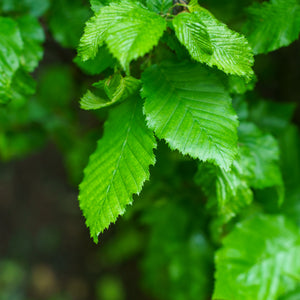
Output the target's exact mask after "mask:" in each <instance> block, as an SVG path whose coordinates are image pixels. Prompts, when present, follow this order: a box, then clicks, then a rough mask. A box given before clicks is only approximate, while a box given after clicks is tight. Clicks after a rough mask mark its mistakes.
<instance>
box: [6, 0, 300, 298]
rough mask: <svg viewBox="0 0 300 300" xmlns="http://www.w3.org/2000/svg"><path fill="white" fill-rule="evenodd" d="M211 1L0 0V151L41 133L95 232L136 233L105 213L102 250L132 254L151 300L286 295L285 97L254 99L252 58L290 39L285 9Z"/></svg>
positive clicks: (298, 144) (296, 176)
mask: <svg viewBox="0 0 300 300" xmlns="http://www.w3.org/2000/svg"><path fill="white" fill-rule="evenodd" d="M227 2H228V3H224V1H220V0H213V1H199V3H200V5H201V6H200V5H199V3H198V1H196V0H191V1H170V0H145V1H144V0H91V1H90V2H88V1H81V0H76V1H71V0H57V1H52V2H51V1H31V0H21V1H16V0H14V1H10V0H2V1H0V12H1V16H0V105H1V106H0V157H1V159H2V160H5V161H7V160H12V159H16V158H19V157H22V156H24V155H27V154H29V153H31V152H33V151H36V150H37V149H40V148H42V147H43V146H44V145H45V144H46V143H47V141H51V142H52V143H54V144H55V145H56V147H57V148H58V149H59V150H60V151H61V152H62V154H63V159H64V164H65V166H66V169H67V170H68V174H69V177H70V181H71V182H72V183H73V184H78V183H80V182H81V183H80V184H79V205H80V208H81V210H82V212H83V215H84V217H85V219H86V225H87V227H89V230H90V234H91V237H92V238H93V239H94V241H95V242H98V239H99V238H100V239H101V235H100V234H102V233H103V232H104V231H105V229H107V228H109V226H110V225H111V223H115V222H116V220H117V219H118V217H119V215H124V218H122V220H123V221H122V220H121V221H120V222H124V223H126V222H128V223H129V224H130V221H131V223H132V224H137V223H138V224H140V225H142V228H146V229H147V230H145V231H142V233H141V232H140V231H139V229H137V228H134V229H132V228H130V229H128V227H129V226H128V225H126V226H125V225H124V228H125V229H124V228H123V229H122V226H123V225H122V224H124V223H120V222H117V224H116V225H114V228H119V229H118V230H119V231H118V232H120V234H122V236H117V238H116V242H114V243H112V245H111V246H109V243H108V246H107V247H108V250H107V251H106V252H105V251H104V252H105V253H106V254H105V255H106V256H105V255H104V257H108V261H111V262H112V263H113V261H114V260H115V261H120V260H122V258H124V259H127V258H128V257H130V256H131V254H132V253H133V254H136V253H137V252H142V255H141V257H142V263H141V268H142V270H143V274H144V276H143V285H144V287H145V289H148V290H149V291H152V293H153V295H154V296H156V297H158V299H164V300H168V299H170V300H181V299H188V300H194V299H195V300H196V299H197V300H199V299H203V300H205V299H216V300H217V299H224V300H235V299H236V300H238V299H258V300H275V299H298V298H299V297H300V292H299V278H300V265H299V252H300V240H299V238H300V236H299V226H300V220H299V213H300V206H299V203H300V202H299V199H300V189H299V182H300V139H299V130H298V127H297V125H296V124H293V123H292V121H291V119H292V116H293V114H294V111H295V108H296V105H295V104H294V103H286V102H285V103H284V100H285V99H282V102H278V101H277V102H274V101H269V100H268V101H267V100H263V99H262V97H261V96H260V95H259V93H260V90H261V88H260V86H261V85H263V83H261V85H260V84H258V88H256V82H258V83H260V82H263V79H264V78H263V77H264V75H265V74H266V73H265V65H264V63H262V66H263V67H262V69H264V72H260V69H259V62H260V61H263V62H265V61H267V60H268V58H267V57H266V56H265V57H262V56H254V55H258V54H262V53H264V54H267V53H269V52H271V51H275V50H278V49H280V48H281V47H285V46H288V45H290V44H291V43H292V42H294V41H295V40H297V39H298V36H299V32H300V4H299V2H298V1H297V0H271V1H263V2H262V1H259V2H258V1H251V0H247V1H246V0H245V1H236V0H232V1H227ZM229 2H230V3H229ZM244 8H245V9H244ZM224 22H225V23H226V24H225V23H224ZM45 41H46V43H45ZM43 44H44V46H43ZM51 45H52V46H51ZM53 45H54V46H53ZM51 47H53V48H55V49H57V47H58V49H59V50H58V52H59V53H56V52H55V51H54V50H53V49H52V48H51ZM76 48H77V53H76ZM44 51H45V59H44V60H43V61H42V63H41V60H42V58H43V55H44V53H43V52H44ZM51 51H53V52H51ZM280 51H281V50H278V53H280ZM276 53H277V52H276ZM51 55H52V56H51ZM56 56H59V57H61V56H62V57H64V60H66V62H63V63H61V64H60V65H55V64H53V60H54V61H55V59H56V58H55V57H56ZM268 57H271V58H269V59H272V56H268ZM254 59H256V61H257V62H258V66H257V65H255V67H254ZM293 59H294V58H293ZM273 62H275V63H274V64H275V65H276V63H277V60H276V59H275V60H272V63H273ZM266 65H267V63H266ZM255 72H257V76H256V75H255ZM270 72H271V71H270ZM92 82H94V83H92ZM89 86H92V87H89ZM78 95H83V96H82V97H81V99H80V100H79V96H78ZM74 99H76V102H75V106H74ZM77 100H78V101H77ZM77 102H78V103H77ZM79 107H80V108H81V109H82V110H80V109H79ZM83 110H89V111H88V112H85V111H83ZM103 123H105V124H104V126H103V128H104V130H103V133H102V125H103ZM99 137H100V139H99ZM97 139H98V143H97V147H96V140H97ZM164 142H166V144H164ZM157 145H158V146H157ZM168 147H169V148H170V149H171V150H173V151H170V149H169V148H168ZM94 148H96V149H95V151H94V152H93V153H92V150H93V149H94ZM156 148H157V150H155V149H156ZM91 153H92V154H91ZM90 154H91V155H90ZM89 155H90V158H89V161H88V157H89ZM156 160H157V166H153V165H154V164H155V162H156ZM84 167H85V169H84ZM83 169H84V172H83ZM150 174H151V181H150V182H146V181H147V180H149V178H150ZM145 182H146V183H145ZM143 186H144V188H143ZM142 189H143V191H142ZM135 194H141V196H140V197H136V196H135ZM135 199H136V200H137V201H135V203H134V205H133V206H132V207H131V206H129V204H132V203H133V200H135ZM125 212H126V214H125ZM125 220H126V221H125ZM119 224H121V225H122V226H121V225H119ZM133 226H134V225H133ZM127 229H128V231H127ZM141 236H142V237H143V238H141ZM127 238H128V240H127ZM116 248H117V250H116ZM121 248H122V249H121ZM123 248H124V249H123ZM105 249H106V248H105ZM112 249H113V250H112ZM116 253H117V254H116ZM120 257H121V258H120ZM213 257H215V259H213ZM214 269H215V276H214V278H215V280H213V278H212V277H213V276H212V274H213V270H214ZM107 282H108V283H107V284H108V285H109V284H112V285H113V286H118V282H115V281H113V282H111V281H110V280H108V281H107ZM104 285H105V284H104ZM110 290H111V289H109V291H110ZM101 291H102V290H101ZM101 293H102V292H101ZM103 293H105V292H103ZM108 293H109V292H108ZM117 294H118V295H119V296H120V295H121V294H122V292H119V293H117ZM119 296H116V297H119ZM103 297H104V296H103ZM107 297H109V296H107ZM120 297H121V296H120ZM122 297H123V296H122Z"/></svg>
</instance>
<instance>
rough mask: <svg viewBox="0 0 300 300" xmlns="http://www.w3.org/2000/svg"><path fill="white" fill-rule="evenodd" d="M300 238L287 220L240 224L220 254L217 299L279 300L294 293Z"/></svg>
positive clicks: (271, 218) (261, 217) (254, 220)
mask: <svg viewBox="0 0 300 300" xmlns="http://www.w3.org/2000/svg"><path fill="white" fill-rule="evenodd" d="M299 234H300V232H299V229H298V228H297V227H295V226H294V225H293V224H290V223H289V221H287V220H286V219H285V218H284V217H283V216H266V215H259V216H256V217H253V218H251V219H249V220H246V221H244V222H243V223H240V224H237V225H236V227H235V228H234V229H233V231H232V232H231V233H230V234H229V235H227V236H226V237H225V239H224V241H223V247H222V248H221V249H220V250H219V251H218V252H217V254H216V258H215V263H216V268H217V270H216V273H215V279H216V283H215V290H214V295H213V299H216V300H217V299H224V300H233V299H234V300H253V299H255V300H277V299H278V297H279V296H280V295H283V294H285V293H286V292H288V291H291V290H293V289H294V288H295V287H296V286H297V284H298V282H297V281H299V274H300V260H299V253H300V235H299ZM297 278H298V280H297Z"/></svg>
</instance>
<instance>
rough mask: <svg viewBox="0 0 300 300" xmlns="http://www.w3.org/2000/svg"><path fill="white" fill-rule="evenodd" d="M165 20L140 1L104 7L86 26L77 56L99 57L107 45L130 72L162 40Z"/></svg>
mask: <svg viewBox="0 0 300 300" xmlns="http://www.w3.org/2000/svg"><path fill="white" fill-rule="evenodd" d="M165 28H166V21H165V20H164V19H163V18H162V17H161V16H158V15H157V14H155V13H154V12H150V11H148V10H147V9H145V8H144V7H143V6H142V5H140V4H139V3H137V2H129V1H126V0H124V1H122V2H120V3H111V4H110V6H105V7H103V8H102V9H101V10H100V11H99V13H97V14H96V15H95V16H94V17H92V18H91V19H90V20H89V21H88V22H87V24H86V27H85V31H84V34H83V36H82V38H81V41H80V45H79V49H78V53H79V56H81V57H82V59H83V60H87V59H90V58H93V57H95V56H96V54H97V51H98V47H99V46H102V45H103V43H104V42H106V44H107V46H108V48H109V50H110V52H111V53H112V54H113V55H114V56H115V57H116V58H117V59H118V60H119V61H120V63H121V65H122V67H123V68H124V69H125V70H126V72H127V73H128V72H129V64H130V62H131V61H132V60H134V59H137V58H138V57H140V56H143V55H144V54H146V53H147V52H149V51H150V50H151V49H152V48H153V47H154V46H155V45H156V44H157V43H158V41H159V39H160V37H161V36H162V34H163V32H164V30H165Z"/></svg>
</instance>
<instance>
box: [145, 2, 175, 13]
mask: <svg viewBox="0 0 300 300" xmlns="http://www.w3.org/2000/svg"><path fill="white" fill-rule="evenodd" d="M172 5H173V0H147V6H148V8H149V9H150V10H153V11H154V12H156V13H158V14H159V13H167V12H169V10H170V8H171V7H172Z"/></svg>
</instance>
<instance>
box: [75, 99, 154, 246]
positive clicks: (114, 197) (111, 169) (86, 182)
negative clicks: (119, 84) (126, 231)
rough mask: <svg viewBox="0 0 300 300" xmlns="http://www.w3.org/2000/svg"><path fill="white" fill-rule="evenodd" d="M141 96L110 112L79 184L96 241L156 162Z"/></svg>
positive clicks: (82, 201)
mask: <svg viewBox="0 0 300 300" xmlns="http://www.w3.org/2000/svg"><path fill="white" fill-rule="evenodd" d="M141 103H142V101H141V99H140V97H138V96H137V95H135V96H133V97H131V98H130V99H127V100H126V101H125V102H124V103H123V104H121V105H120V106H118V107H116V108H114V109H113V110H112V111H111V114H110V116H109V119H108V121H107V123H106V124H105V129H104V135H103V137H102V138H101V139H100V140H99V142H98V146H97V150H96V151H95V152H94V153H93V154H92V156H91V157H90V161H89V163H88V165H87V167H86V169H85V171H84V179H83V181H82V183H81V184H80V194H79V201H80V208H81V209H82V211H83V214H84V216H85V218H86V225H87V226H88V227H89V228H90V232H91V236H92V237H93V238H94V240H95V242H97V241H98V235H99V234H100V233H101V232H103V230H104V229H106V228H108V226H109V225H110V223H112V222H115V221H116V219H117V218H118V216H119V215H121V214H123V213H124V212H125V207H126V206H127V205H128V204H131V203H132V195H133V194H136V193H137V194H138V193H139V192H140V191H141V189H142V186H143V183H144V181H145V180H147V179H148V178H149V166H150V165H153V164H154V163H155V157H154V154H153V148H155V147H156V142H155V138H154V136H153V133H152V132H151V131H150V130H149V129H148V128H147V127H146V124H145V119H144V116H143V114H142V106H141Z"/></svg>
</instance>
